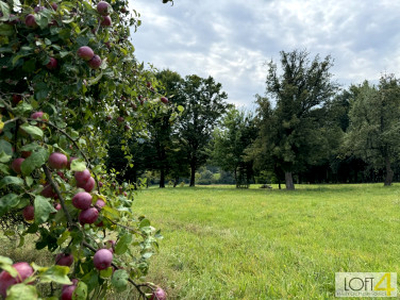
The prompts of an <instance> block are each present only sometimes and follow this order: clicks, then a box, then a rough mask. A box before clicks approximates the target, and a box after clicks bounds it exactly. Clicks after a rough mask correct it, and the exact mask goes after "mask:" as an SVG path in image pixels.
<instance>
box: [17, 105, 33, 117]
mask: <svg viewBox="0 0 400 300" xmlns="http://www.w3.org/2000/svg"><path fill="white" fill-rule="evenodd" d="M32 109H33V107H32V105H31V104H29V103H27V102H20V103H18V106H17V107H16V109H15V113H16V114H19V115H24V114H25V113H27V112H31V111H32Z"/></svg>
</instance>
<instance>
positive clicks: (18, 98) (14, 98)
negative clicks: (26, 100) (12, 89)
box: [12, 94, 22, 105]
mask: <svg viewBox="0 0 400 300" xmlns="http://www.w3.org/2000/svg"><path fill="white" fill-rule="evenodd" d="M12 100H13V101H12V102H13V104H14V105H17V104H18V103H19V102H20V101H21V100H22V96H21V95H15V94H14V95H12Z"/></svg>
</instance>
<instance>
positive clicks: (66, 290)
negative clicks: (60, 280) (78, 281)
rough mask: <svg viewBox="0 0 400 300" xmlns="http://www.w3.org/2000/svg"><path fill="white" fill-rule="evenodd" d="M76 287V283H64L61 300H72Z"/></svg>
mask: <svg viewBox="0 0 400 300" xmlns="http://www.w3.org/2000/svg"><path fill="white" fill-rule="evenodd" d="M75 289H76V285H75V284H71V285H64V286H63V288H62V291H61V300H72V295H73V294H74V291H75Z"/></svg>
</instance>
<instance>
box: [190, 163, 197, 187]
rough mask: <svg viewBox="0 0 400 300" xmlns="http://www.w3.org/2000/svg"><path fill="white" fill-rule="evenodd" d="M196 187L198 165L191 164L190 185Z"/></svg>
mask: <svg viewBox="0 0 400 300" xmlns="http://www.w3.org/2000/svg"><path fill="white" fill-rule="evenodd" d="M195 185H196V165H195V164H190V184H189V186H195Z"/></svg>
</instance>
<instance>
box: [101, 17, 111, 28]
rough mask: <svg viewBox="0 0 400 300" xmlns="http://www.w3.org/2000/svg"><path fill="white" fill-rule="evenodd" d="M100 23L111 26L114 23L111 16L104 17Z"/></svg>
mask: <svg viewBox="0 0 400 300" xmlns="http://www.w3.org/2000/svg"><path fill="white" fill-rule="evenodd" d="M100 25H101V26H103V27H109V26H111V25H112V20H111V18H110V16H104V17H102V21H101V23H100Z"/></svg>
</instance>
